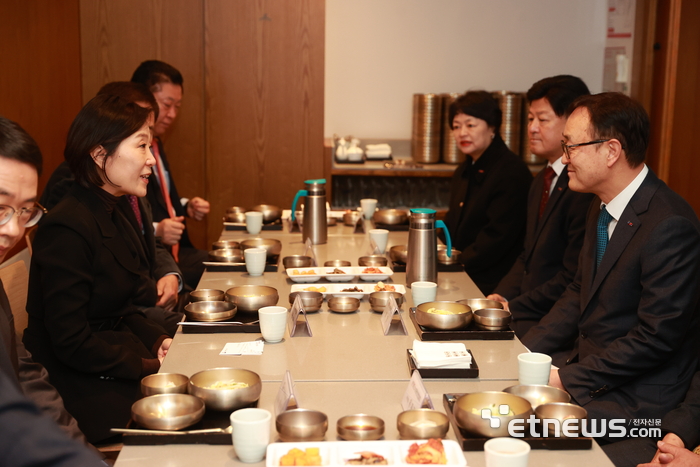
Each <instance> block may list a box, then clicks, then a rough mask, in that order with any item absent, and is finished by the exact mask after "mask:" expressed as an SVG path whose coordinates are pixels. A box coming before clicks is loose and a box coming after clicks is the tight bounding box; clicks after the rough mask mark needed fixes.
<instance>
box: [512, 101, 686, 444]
mask: <svg viewBox="0 0 700 467" xmlns="http://www.w3.org/2000/svg"><path fill="white" fill-rule="evenodd" d="M571 110H572V112H571V114H570V116H569V118H568V120H567V122H566V127H565V129H564V135H563V136H564V141H563V142H562V146H563V151H564V159H563V162H564V164H566V165H567V169H568V172H569V187H570V188H571V189H572V190H576V191H581V192H590V193H593V194H595V195H596V196H597V197H598V198H599V199H600V202H594V203H593V204H592V205H591V208H590V210H589V213H588V217H587V219H586V233H585V238H584V241H583V247H582V249H581V256H580V260H579V267H578V271H577V273H576V277H575V278H574V281H573V282H572V283H571V284H570V285H569V287H568V288H567V289H566V292H565V293H564V295H563V296H562V297H561V299H560V300H559V301H557V303H556V304H555V305H554V307H553V308H552V310H551V311H550V312H549V313H548V314H547V315H546V316H544V317H543V318H542V320H541V321H540V323H539V324H538V325H537V326H535V327H533V328H532V329H530V331H529V332H528V333H527V334H526V335H525V336H524V338H523V340H522V341H523V344H525V346H527V347H528V348H529V349H530V350H532V351H534V352H543V353H548V354H552V353H553V352H556V351H558V350H560V349H562V348H566V347H567V346H570V345H572V344H573V348H574V350H573V351H572V353H571V354H570V356H569V358H568V360H567V361H566V365H564V366H563V367H561V368H560V369H558V370H553V371H552V374H551V377H550V385H552V386H555V387H559V388H561V389H564V390H566V391H568V392H569V393H570V394H571V397H572V400H573V402H575V403H577V404H579V405H581V406H583V407H584V408H585V409H586V410H587V411H588V416H589V419H595V420H597V421H598V422H602V423H605V421H606V420H611V419H626V420H630V419H660V418H662V417H663V415H665V414H666V413H667V412H669V411H670V410H672V409H673V408H675V407H676V405H678V403H680V402H681V401H682V400H683V398H684V396H685V394H686V392H687V391H688V387H689V386H690V382H691V379H692V377H693V374H694V372H695V370H696V367H697V363H698V351H699V347H700V340H698V339H697V337H696V336H697V335H698V330H699V328H700V313H699V311H700V310H699V308H700V307H699V304H700V282H699V281H698V277H699V274H700V222H699V221H698V218H697V216H696V215H695V212H694V211H693V208H692V207H690V205H688V203H687V202H686V201H685V200H684V199H683V198H681V197H680V196H679V195H678V194H676V193H674V192H673V191H672V190H671V189H670V188H669V187H668V186H666V184H665V183H664V182H663V181H661V180H659V179H658V178H657V177H656V175H655V174H654V173H653V172H652V171H651V170H649V168H648V167H647V166H646V165H645V164H644V159H645V154H646V149H647V145H648V141H649V117H648V116H647V114H646V112H645V110H644V108H643V107H642V106H641V105H640V104H639V103H637V102H635V101H633V100H632V99H630V98H629V97H627V96H625V95H623V94H618V93H603V94H597V95H594V96H583V97H580V98H579V99H577V100H576V101H575V102H574V104H572V107H571ZM596 201H597V200H596ZM619 439H620V438H610V439H609V440H608V441H614V440H619ZM603 442H605V441H604V440H603Z"/></svg>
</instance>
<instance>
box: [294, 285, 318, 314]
mask: <svg viewBox="0 0 700 467" xmlns="http://www.w3.org/2000/svg"><path fill="white" fill-rule="evenodd" d="M297 295H298V296H299V297H301V304H302V305H304V310H306V312H307V313H308V312H312V311H318V310H320V309H321V305H323V294H322V293H321V292H311V291H308V290H301V291H299V292H292V293H290V294H289V304H290V305H294V299H296V297H297Z"/></svg>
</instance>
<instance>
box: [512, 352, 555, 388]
mask: <svg viewBox="0 0 700 467" xmlns="http://www.w3.org/2000/svg"><path fill="white" fill-rule="evenodd" d="M551 369H552V357H550V356H549V355H545V354H543V353H535V352H533V353H521V354H520V355H518V382H519V383H520V384H548V383H549V372H550V370H551Z"/></svg>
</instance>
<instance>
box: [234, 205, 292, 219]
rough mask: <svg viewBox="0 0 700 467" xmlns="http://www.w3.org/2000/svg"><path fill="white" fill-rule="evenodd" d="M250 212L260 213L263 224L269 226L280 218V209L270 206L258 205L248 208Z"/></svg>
mask: <svg viewBox="0 0 700 467" xmlns="http://www.w3.org/2000/svg"><path fill="white" fill-rule="evenodd" d="M250 210H251V211H259V212H262V215H263V223H265V224H271V223H273V222H275V221H276V220H277V219H279V218H281V217H282V209H281V208H279V207H277V206H273V205H271V204H258V205H257V206H253V207H252V208H250ZM243 222H245V220H244V221H243Z"/></svg>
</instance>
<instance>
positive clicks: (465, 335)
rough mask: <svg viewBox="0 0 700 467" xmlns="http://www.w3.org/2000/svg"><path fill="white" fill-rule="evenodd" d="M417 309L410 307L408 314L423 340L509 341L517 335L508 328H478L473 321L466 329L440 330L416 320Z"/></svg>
mask: <svg viewBox="0 0 700 467" xmlns="http://www.w3.org/2000/svg"><path fill="white" fill-rule="evenodd" d="M415 310H416V309H415V308H410V309H409V310H408V315H409V316H410V317H411V321H412V322H413V326H415V328H416V332H417V333H418V337H420V340H422V341H468V340H486V341H508V340H512V339H513V338H514V337H515V332H513V331H512V330H510V329H506V330H505V331H484V330H481V329H477V328H476V326H475V325H474V322H473V321H472V322H471V323H470V324H469V326H467V327H466V328H464V329H453V330H452V331H440V330H436V329H428V328H424V327H423V326H421V325H420V324H418V322H417V321H416V311H415Z"/></svg>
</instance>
